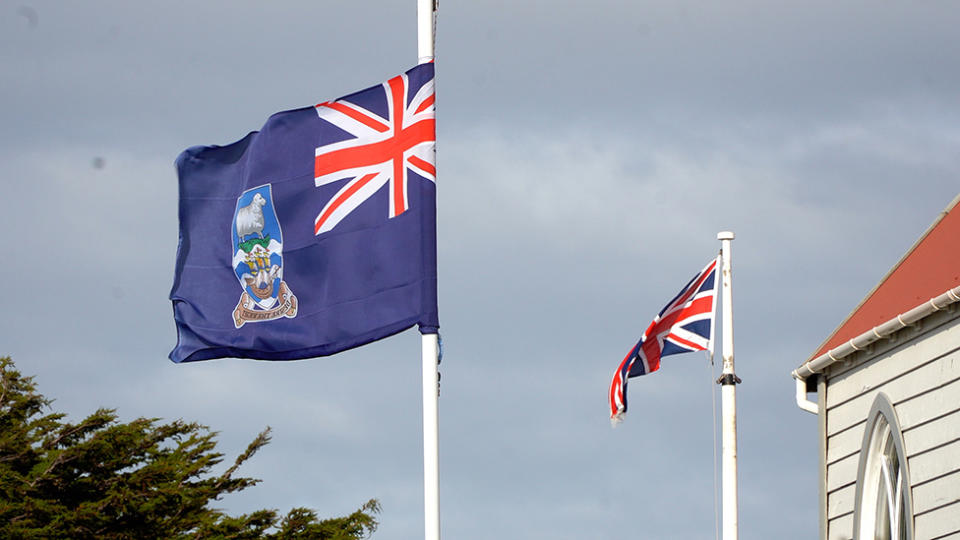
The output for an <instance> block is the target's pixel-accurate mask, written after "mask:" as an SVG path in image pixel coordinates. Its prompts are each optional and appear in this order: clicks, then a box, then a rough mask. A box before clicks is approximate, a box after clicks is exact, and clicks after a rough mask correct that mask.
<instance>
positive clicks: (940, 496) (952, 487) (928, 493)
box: [911, 470, 960, 514]
mask: <svg viewBox="0 0 960 540" xmlns="http://www.w3.org/2000/svg"><path fill="white" fill-rule="evenodd" d="M911 493H912V495H913V513H914V514H925V513H927V512H931V511H933V512H936V511H937V509H939V508H941V507H943V506H947V505H952V504H955V503H957V502H960V470H958V471H953V472H952V473H950V474H947V475H945V476H940V477H938V478H934V479H933V480H930V481H928V482H924V483H923V484H921V485H919V486H914V487H913V491H912V492H911Z"/></svg>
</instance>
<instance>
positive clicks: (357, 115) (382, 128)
mask: <svg viewBox="0 0 960 540" xmlns="http://www.w3.org/2000/svg"><path fill="white" fill-rule="evenodd" d="M317 107H327V108H328V109H333V110H335V111H337V112H339V113H341V114H344V115H346V116H349V117H350V118H353V119H354V120H356V121H357V122H360V123H361V124H363V125H365V126H367V127H369V128H372V129H375V130H377V131H379V132H380V133H385V132H386V131H387V130H388V129H390V126H388V125H386V124H384V123H383V122H381V121H379V120H377V119H376V118H372V117H370V116H367V115H365V114H363V113H362V112H360V111H358V110H356V109H354V108H351V107H347V106H346V105H344V104H343V103H340V102H338V101H334V102H328V103H321V104H320V105H317Z"/></svg>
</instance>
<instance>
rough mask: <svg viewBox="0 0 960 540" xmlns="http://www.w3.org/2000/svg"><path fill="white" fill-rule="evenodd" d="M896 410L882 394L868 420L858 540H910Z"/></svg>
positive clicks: (857, 516) (858, 506)
mask: <svg viewBox="0 0 960 540" xmlns="http://www.w3.org/2000/svg"><path fill="white" fill-rule="evenodd" d="M904 463H905V461H904V459H903V439H902V437H901V436H900V431H899V426H897V421H896V415H895V414H894V411H893V406H892V405H891V404H890V402H889V401H888V400H887V399H886V396H884V395H883V394H880V395H879V396H878V397H877V400H876V401H875V402H874V406H873V409H872V410H871V413H870V415H869V416H868V420H867V425H866V431H865V433H864V440H863V446H862V448H861V452H860V470H859V473H858V476H857V502H856V508H855V529H856V531H855V533H856V534H855V538H857V539H858V540H911V539H912V538H913V535H912V519H911V512H910V502H909V501H910V492H909V489H910V487H909V481H908V478H907V476H906V468H905V467H904Z"/></svg>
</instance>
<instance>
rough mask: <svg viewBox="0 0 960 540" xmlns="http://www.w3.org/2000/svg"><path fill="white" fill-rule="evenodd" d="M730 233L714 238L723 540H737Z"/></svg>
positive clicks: (735, 416)
mask: <svg viewBox="0 0 960 540" xmlns="http://www.w3.org/2000/svg"><path fill="white" fill-rule="evenodd" d="M733 238H734V235H733V233H732V232H730V231H723V232H721V233H718V234H717V240H720V257H721V259H722V267H721V276H722V277H721V283H722V289H723V297H722V298H721V309H722V311H721V313H722V317H723V320H722V332H723V336H722V339H723V374H722V375H721V377H720V379H718V380H717V383H718V384H720V385H721V387H720V401H721V408H722V412H721V423H722V425H723V458H722V459H723V540H737V535H738V531H739V525H738V523H737V383H739V382H740V379H739V378H738V377H737V375H736V374H735V373H734V370H733V297H732V288H733V287H732V283H731V282H732V278H733V276H732V274H731V271H730V241H731V240H733Z"/></svg>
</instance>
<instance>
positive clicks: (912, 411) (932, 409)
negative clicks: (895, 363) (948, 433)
mask: <svg viewBox="0 0 960 540" xmlns="http://www.w3.org/2000/svg"><path fill="white" fill-rule="evenodd" d="M958 408H960V380H953V381H949V382H946V381H940V386H935V387H933V388H932V389H931V390H930V391H929V392H926V393H924V394H921V395H919V396H914V398H913V399H909V400H905V401H903V402H901V403H899V404H897V418H898V419H899V420H900V428H901V430H903V431H909V430H910V429H913V428H914V426H919V425H921V424H924V423H927V422H930V421H931V419H934V418H939V417H941V416H943V415H946V414H952V413H954V412H956V411H957V409H958ZM910 451H911V450H907V452H910Z"/></svg>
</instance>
